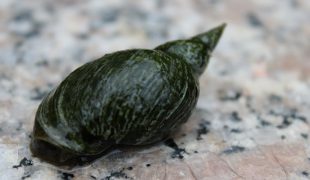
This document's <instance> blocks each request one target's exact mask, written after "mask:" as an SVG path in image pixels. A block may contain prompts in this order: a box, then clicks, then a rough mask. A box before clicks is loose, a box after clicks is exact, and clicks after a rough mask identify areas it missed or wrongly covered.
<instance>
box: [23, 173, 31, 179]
mask: <svg viewBox="0 0 310 180" xmlns="http://www.w3.org/2000/svg"><path fill="white" fill-rule="evenodd" d="M27 178H30V174H27V175H25V176H23V177H22V178H21V179H22V180H24V179H27Z"/></svg>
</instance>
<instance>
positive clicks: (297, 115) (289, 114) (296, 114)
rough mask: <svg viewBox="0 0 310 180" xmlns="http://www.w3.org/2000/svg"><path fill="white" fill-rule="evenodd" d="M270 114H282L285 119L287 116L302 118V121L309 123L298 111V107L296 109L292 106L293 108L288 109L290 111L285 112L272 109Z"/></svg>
mask: <svg viewBox="0 0 310 180" xmlns="http://www.w3.org/2000/svg"><path fill="white" fill-rule="evenodd" d="M269 114H270V115H273V116H282V117H283V119H284V120H285V119H287V118H292V119H296V120H300V121H302V122H304V123H305V124H308V121H307V118H306V117H304V116H302V115H299V114H298V112H297V109H295V108H292V109H290V110H288V112H285V113H284V112H276V111H274V110H270V111H269Z"/></svg>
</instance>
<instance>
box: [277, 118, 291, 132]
mask: <svg viewBox="0 0 310 180" xmlns="http://www.w3.org/2000/svg"><path fill="white" fill-rule="evenodd" d="M291 124H292V122H291V121H289V120H288V117H286V116H285V117H284V118H283V121H282V124H280V125H278V126H277V128H279V129H284V128H287V127H289V126H290V125H291Z"/></svg>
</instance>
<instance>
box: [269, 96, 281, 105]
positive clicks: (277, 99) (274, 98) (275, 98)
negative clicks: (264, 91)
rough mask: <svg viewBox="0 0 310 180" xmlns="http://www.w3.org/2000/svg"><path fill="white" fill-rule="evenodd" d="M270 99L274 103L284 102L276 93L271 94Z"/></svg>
mask: <svg viewBox="0 0 310 180" xmlns="http://www.w3.org/2000/svg"><path fill="white" fill-rule="evenodd" d="M269 101H270V102H272V103H280V102H282V97H281V96H279V95H276V94H271V95H269Z"/></svg>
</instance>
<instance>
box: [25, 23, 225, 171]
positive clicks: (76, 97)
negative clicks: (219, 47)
mask: <svg viewBox="0 0 310 180" xmlns="http://www.w3.org/2000/svg"><path fill="white" fill-rule="evenodd" d="M224 28H225V24H223V25H220V26H217V27H215V28H213V29H211V30H209V31H207V32H205V33H202V34H199V35H196V36H194V37H191V38H189V39H183V40H175V41H171V42H167V43H165V44H162V45H159V46H158V47H156V48H154V49H153V50H149V49H129V50H121V51H117V52H114V53H110V54H106V55H104V56H103V57H101V58H99V59H97V60H94V61H91V62H88V63H86V64H84V65H82V66H80V67H79V68H77V69H76V70H74V71H73V72H72V73H70V74H69V75H68V76H67V77H66V78H65V79H64V80H63V81H62V82H61V83H60V84H59V85H58V87H56V88H55V89H53V90H52V91H51V92H49V93H48V94H47V96H46V97H45V98H44V99H43V100H42V102H41V104H40V105H39V107H38V109H37V112H36V115H35V122H34V128H33V133H32V140H31V143H30V149H31V151H32V154H33V155H34V156H36V157H38V158H40V159H42V160H45V161H47V162H50V163H52V164H56V165H60V166H61V165H66V164H68V163H69V164H70V163H72V162H75V163H76V162H79V163H80V162H84V161H88V160H90V159H95V158H98V157H100V156H102V155H103V154H104V153H105V152H106V151H108V150H109V149H111V148H115V147H117V146H118V145H120V146H121V145H130V146H131V145H133V146H138V145H149V144H154V143H156V142H160V141H162V140H164V139H166V138H167V137H169V135H170V134H171V133H172V132H174V131H175V130H176V129H177V128H178V127H180V125H181V124H183V123H185V122H186V121H187V120H188V119H189V117H190V115H191V113H192V111H193V109H194V108H195V106H196V103H197V99H198V95H199V82H198V78H199V76H200V75H201V74H202V73H203V72H204V70H205V68H206V66H207V64H208V61H209V58H210V55H211V52H212V51H213V49H214V48H215V46H216V44H217V43H218V41H219V39H220V37H221V35H222V32H223V30H224Z"/></svg>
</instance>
